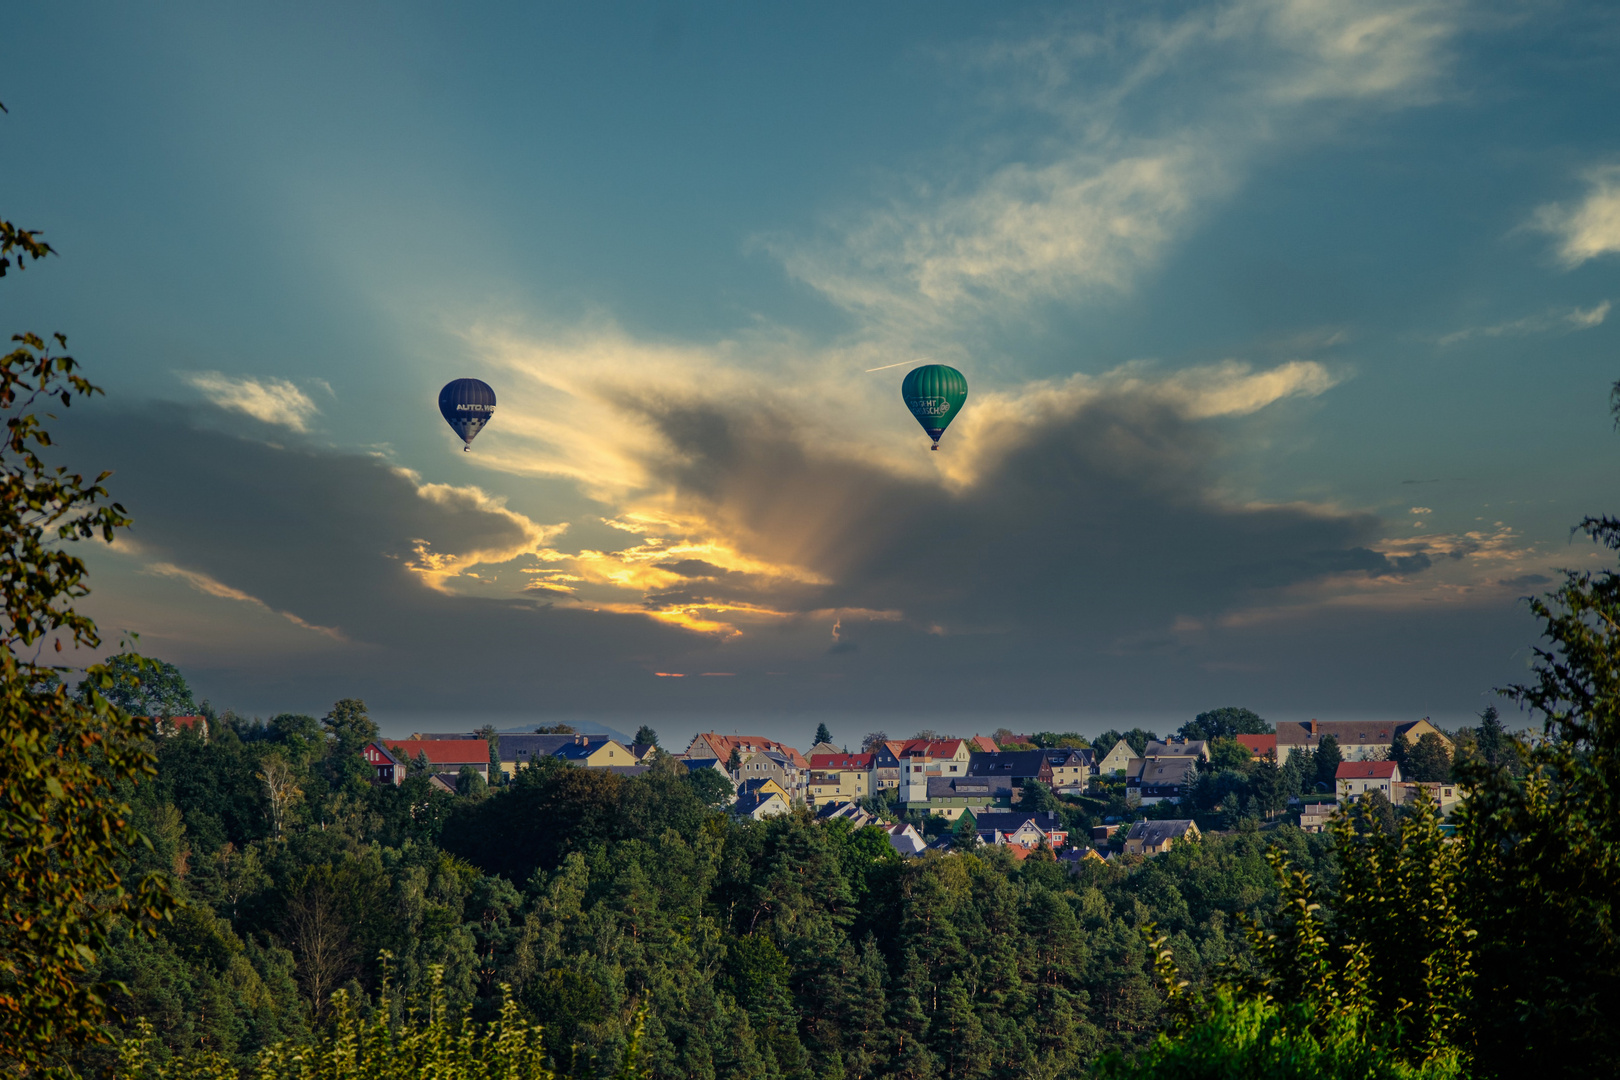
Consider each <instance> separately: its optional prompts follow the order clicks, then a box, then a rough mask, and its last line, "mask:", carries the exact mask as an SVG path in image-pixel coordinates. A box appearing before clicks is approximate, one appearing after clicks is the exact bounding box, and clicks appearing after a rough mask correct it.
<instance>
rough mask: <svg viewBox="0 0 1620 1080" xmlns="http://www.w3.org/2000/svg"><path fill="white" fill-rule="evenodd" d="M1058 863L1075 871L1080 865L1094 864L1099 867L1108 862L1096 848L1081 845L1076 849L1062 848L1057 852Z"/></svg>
mask: <svg viewBox="0 0 1620 1080" xmlns="http://www.w3.org/2000/svg"><path fill="white" fill-rule="evenodd" d="M1058 861H1059V862H1061V863H1063V864H1064V865H1066V866H1068V867H1069V868H1070V869H1076V868H1078V867H1079V866H1080V864H1081V863H1096V864H1097V865H1098V866H1101V865H1103V863H1105V862H1107V861H1108V860H1106V859H1104V858H1103V857H1102V854H1101V853H1100V852H1098V850H1097V849H1096V848H1094V847H1089V846H1087V845H1085V844H1081V845H1079V846H1078V847H1071V848H1064V849H1063V850H1062V851H1060V852H1058Z"/></svg>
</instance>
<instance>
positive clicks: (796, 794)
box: [732, 750, 810, 802]
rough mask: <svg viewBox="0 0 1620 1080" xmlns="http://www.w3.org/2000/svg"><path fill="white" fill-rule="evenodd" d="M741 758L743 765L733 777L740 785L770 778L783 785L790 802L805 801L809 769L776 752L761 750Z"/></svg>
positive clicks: (743, 755) (784, 792)
mask: <svg viewBox="0 0 1620 1080" xmlns="http://www.w3.org/2000/svg"><path fill="white" fill-rule="evenodd" d="M794 753H797V751H794ZM740 756H741V759H742V763H741V764H740V765H739V766H738V768H737V771H736V773H735V775H733V776H732V779H733V780H735V781H736V782H737V783H738V784H741V783H743V782H745V781H748V780H758V779H760V778H762V777H767V776H768V777H770V778H771V779H773V780H775V781H776V782H777V783H778V784H779V785H781V788H782V792H783V794H784V796H785V797H786V798H787V799H788V800H789V801H790V802H803V801H804V792H805V787H806V782H807V781H808V780H809V779H810V773H809V770H808V769H801V768H800V767H799V766H798V765H797V764H795V763H794V760H793V759H792V758H790V757H788V756H787V755H786V754H783V753H781V752H779V751H776V750H760V751H755V752H752V753H745V754H741V755H740Z"/></svg>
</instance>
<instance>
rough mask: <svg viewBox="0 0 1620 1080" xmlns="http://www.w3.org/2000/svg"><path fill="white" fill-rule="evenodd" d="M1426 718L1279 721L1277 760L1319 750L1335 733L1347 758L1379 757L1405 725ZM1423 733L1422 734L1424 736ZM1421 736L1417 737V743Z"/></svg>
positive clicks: (1409, 726)
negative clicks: (1304, 751)
mask: <svg viewBox="0 0 1620 1080" xmlns="http://www.w3.org/2000/svg"><path fill="white" fill-rule="evenodd" d="M1422 723H1426V721H1421V720H1420V721H1416V722H1414V723H1411V724H1397V723H1394V722H1391V721H1388V720H1305V721H1289V722H1286V723H1280V724H1278V725H1277V764H1279V765H1285V764H1287V763H1288V757H1289V755H1290V754H1292V753H1293V752H1294V751H1296V750H1315V749H1316V748H1317V747H1318V746H1319V745H1321V742H1322V739H1323V737H1324V736H1328V735H1332V736H1333V738H1334V739H1335V740H1337V741H1338V744H1339V756H1340V757H1342V758H1343V759H1344V760H1345V761H1377V760H1378V759H1380V758H1382V757H1383V756H1384V755H1385V753H1386V752H1387V751H1388V750H1389V748H1390V745H1391V744H1392V743H1393V742H1394V741H1395V736H1396V734H1397V733H1399V732H1400V731H1401V730H1402V729H1403V728H1406V729H1413V728H1416V727H1417V725H1418V724H1422ZM1420 737H1421V736H1420ZM1416 741H1417V740H1415V739H1414V740H1413V742H1414V743H1415V742H1416Z"/></svg>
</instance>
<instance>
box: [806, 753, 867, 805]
mask: <svg viewBox="0 0 1620 1080" xmlns="http://www.w3.org/2000/svg"><path fill="white" fill-rule="evenodd" d="M812 749H814V747H812ZM871 782H872V755H871V754H844V753H836V754H811V755H810V779H809V782H808V788H809V790H808V792H807V794H806V795H805V801H806V802H808V803H809V804H810V805H811V806H820V805H822V804H823V803H827V802H847V801H849V800H851V799H859V798H862V797H864V796H865V795H866V794H867V793H868V792H869V791H870V790H871V788H870V787H869V785H870V784H871Z"/></svg>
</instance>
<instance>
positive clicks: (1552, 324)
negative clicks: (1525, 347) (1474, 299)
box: [1439, 300, 1610, 345]
mask: <svg viewBox="0 0 1620 1080" xmlns="http://www.w3.org/2000/svg"><path fill="white" fill-rule="evenodd" d="M1609 308H1610V302H1609V301H1607V300H1603V301H1600V302H1598V303H1596V304H1593V305H1592V306H1591V307H1589V308H1581V307H1570V308H1554V309H1553V310H1551V311H1547V312H1544V313H1542V314H1540V315H1527V316H1525V317H1524V318H1522V319H1515V320H1513V321H1512V322H1505V323H1497V324H1496V325H1495V326H1474V327H1469V328H1467V329H1464V330H1454V331H1452V332H1451V333H1449V334H1446V335H1445V336H1444V337H1442V338H1440V339H1439V344H1441V345H1455V344H1457V343H1458V342H1461V341H1468V340H1469V339H1471V338H1479V337H1492V338H1494V337H1515V336H1518V335H1520V334H1540V333H1546V332H1548V331H1560V330H1561V331H1564V332H1566V333H1572V332H1574V331H1576V330H1590V329H1592V327H1594V326H1602V325H1603V320H1605V319H1607V318H1608V317H1609Z"/></svg>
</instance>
